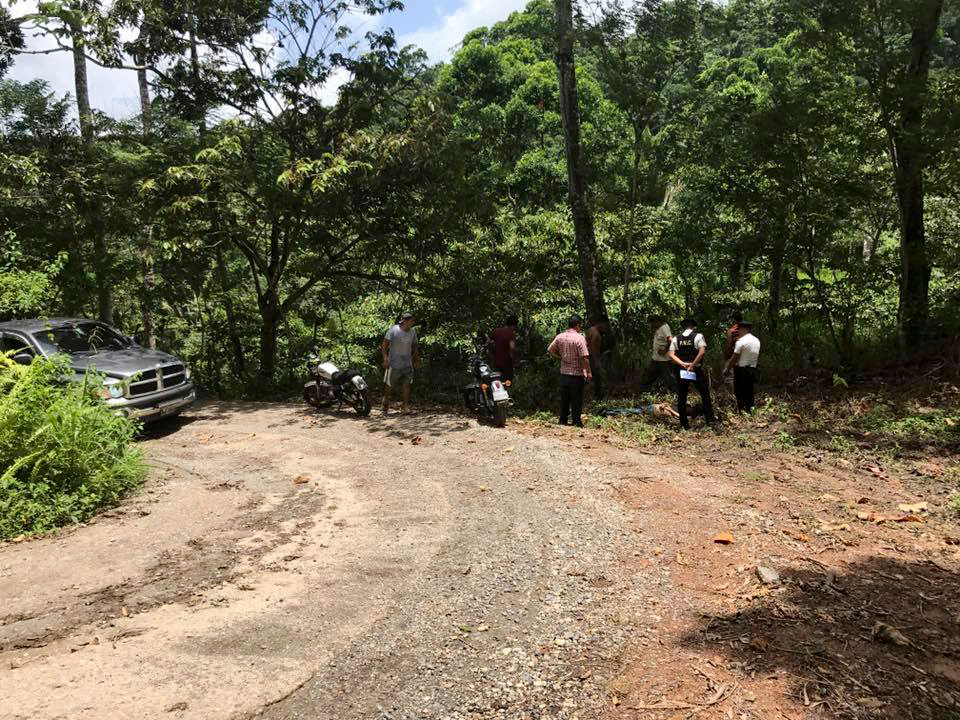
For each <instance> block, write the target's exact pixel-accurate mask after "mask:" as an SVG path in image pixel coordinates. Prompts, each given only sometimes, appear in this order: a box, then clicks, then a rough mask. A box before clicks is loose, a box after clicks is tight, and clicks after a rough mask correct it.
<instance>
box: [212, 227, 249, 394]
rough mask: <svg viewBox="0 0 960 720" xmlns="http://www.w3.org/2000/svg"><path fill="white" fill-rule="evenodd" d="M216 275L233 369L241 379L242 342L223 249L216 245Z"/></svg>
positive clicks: (242, 371) (243, 359)
mask: <svg viewBox="0 0 960 720" xmlns="http://www.w3.org/2000/svg"><path fill="white" fill-rule="evenodd" d="M217 274H218V275H219V276H220V287H221V289H222V290H223V311H224V312H225V313H226V315H227V333H228V334H229V336H230V345H231V347H232V348H233V362H234V369H235V370H236V372H237V374H238V375H240V376H241V377H243V376H244V375H246V373H247V365H246V358H245V357H244V356H243V342H242V341H241V340H240V333H239V332H238V331H237V315H236V312H235V311H234V309H233V299H232V298H231V297H230V284H229V282H228V280H227V264H226V262H225V261H224V259H223V249H222V248H221V247H220V246H219V245H217Z"/></svg>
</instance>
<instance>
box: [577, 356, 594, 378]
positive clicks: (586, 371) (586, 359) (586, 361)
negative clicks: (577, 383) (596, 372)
mask: <svg viewBox="0 0 960 720" xmlns="http://www.w3.org/2000/svg"><path fill="white" fill-rule="evenodd" d="M580 370H581V371H583V376H584V377H585V378H586V379H587V380H593V370H591V369H590V353H589V352H588V353H587V354H586V355H581V356H580Z"/></svg>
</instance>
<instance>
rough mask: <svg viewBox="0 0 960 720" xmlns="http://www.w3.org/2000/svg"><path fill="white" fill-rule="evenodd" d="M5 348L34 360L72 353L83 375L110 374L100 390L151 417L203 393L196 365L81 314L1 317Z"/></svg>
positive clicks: (115, 403)
mask: <svg viewBox="0 0 960 720" xmlns="http://www.w3.org/2000/svg"><path fill="white" fill-rule="evenodd" d="M0 351H2V352H11V351H12V352H14V353H15V355H14V356H13V357H14V360H16V361H17V362H19V363H22V364H29V363H31V362H33V359H34V358H35V357H37V356H43V357H50V356H52V355H66V356H67V357H68V359H69V363H70V367H71V368H72V369H73V371H74V372H75V373H76V377H77V378H80V377H82V376H83V373H85V372H86V371H87V370H90V369H93V370H96V371H97V372H99V373H102V374H103V375H104V376H105V380H104V385H103V388H102V389H101V391H100V395H101V397H102V398H103V400H104V402H105V403H106V404H107V405H108V406H109V407H110V408H112V409H113V410H115V411H116V412H118V413H122V414H123V415H126V416H127V417H130V418H135V419H139V420H143V421H144V422H149V421H151V420H159V419H160V418H163V417H169V416H170V415H176V414H177V413H179V412H180V411H182V410H183V409H184V408H186V407H187V406H189V405H190V404H191V403H193V402H194V401H195V400H196V399H197V394H196V391H195V389H194V387H193V383H192V382H190V369H189V368H188V367H187V366H186V364H185V363H184V362H183V361H181V360H179V359H177V358H176V357H174V356H173V355H168V354H167V353H164V352H160V351H159V350H150V349H148V348H145V347H141V346H139V345H137V344H136V343H135V342H134V341H133V340H132V339H130V338H128V337H127V336H126V335H124V334H123V333H121V332H119V331H117V330H115V329H114V328H112V327H110V326H109V325H107V324H105V323H102V322H98V321H96V320H84V319H79V318H44V319H38V320H13V321H10V322H3V323H0Z"/></svg>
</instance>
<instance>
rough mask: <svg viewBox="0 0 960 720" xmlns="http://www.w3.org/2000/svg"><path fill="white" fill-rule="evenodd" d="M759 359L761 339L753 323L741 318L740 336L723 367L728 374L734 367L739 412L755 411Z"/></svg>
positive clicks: (734, 387) (734, 384)
mask: <svg viewBox="0 0 960 720" xmlns="http://www.w3.org/2000/svg"><path fill="white" fill-rule="evenodd" d="M759 359H760V340H759V339H757V337H756V336H755V335H754V334H753V325H751V324H750V323H748V322H747V321H745V320H741V321H740V322H739V337H738V338H737V341H736V343H735V344H734V346H733V353H732V354H731V356H730V359H729V360H727V364H726V367H724V369H723V374H724V375H726V374H727V373H729V372H730V368H731V367H733V393H734V395H736V396H737V412H741V413H742V412H747V413H750V412H753V388H754V385H756V382H757V362H758V361H759Z"/></svg>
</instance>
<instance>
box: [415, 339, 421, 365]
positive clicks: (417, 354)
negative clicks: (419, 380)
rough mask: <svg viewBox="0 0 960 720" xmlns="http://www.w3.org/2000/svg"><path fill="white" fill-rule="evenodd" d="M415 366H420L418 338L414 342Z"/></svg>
mask: <svg viewBox="0 0 960 720" xmlns="http://www.w3.org/2000/svg"><path fill="white" fill-rule="evenodd" d="M413 366H414V367H416V368H418V367H420V343H419V342H418V341H416V340H415V341H414V343H413Z"/></svg>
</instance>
